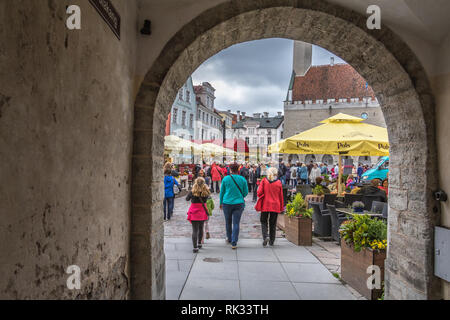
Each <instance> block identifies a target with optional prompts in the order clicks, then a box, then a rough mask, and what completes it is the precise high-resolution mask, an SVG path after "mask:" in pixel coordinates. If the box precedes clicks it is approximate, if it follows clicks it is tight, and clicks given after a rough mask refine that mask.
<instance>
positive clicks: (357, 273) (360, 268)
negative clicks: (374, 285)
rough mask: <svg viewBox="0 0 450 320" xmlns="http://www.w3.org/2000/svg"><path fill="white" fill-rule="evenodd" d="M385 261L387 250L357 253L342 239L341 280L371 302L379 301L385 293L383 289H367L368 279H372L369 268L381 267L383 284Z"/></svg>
mask: <svg viewBox="0 0 450 320" xmlns="http://www.w3.org/2000/svg"><path fill="white" fill-rule="evenodd" d="M385 259H386V250H383V251H373V250H371V249H362V250H361V251H360V252H355V251H354V250H353V246H351V245H348V244H347V243H346V242H345V241H344V240H343V239H341V278H342V280H344V281H345V282H346V283H348V284H349V285H350V286H351V287H352V288H354V289H355V290H356V291H358V292H359V293H360V294H361V295H363V296H364V297H366V298H367V299H369V300H377V299H378V298H379V297H381V294H382V293H383V292H382V290H381V289H369V288H368V287H367V279H369V277H370V274H368V273H367V268H368V267H369V266H371V265H376V266H378V267H380V271H381V283H383V281H384V260H385Z"/></svg>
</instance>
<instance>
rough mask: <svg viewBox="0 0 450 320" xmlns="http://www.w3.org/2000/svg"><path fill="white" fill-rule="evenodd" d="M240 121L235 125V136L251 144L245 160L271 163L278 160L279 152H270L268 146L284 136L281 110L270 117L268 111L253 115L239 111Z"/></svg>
mask: <svg viewBox="0 0 450 320" xmlns="http://www.w3.org/2000/svg"><path fill="white" fill-rule="evenodd" d="M237 116H238V119H239V121H238V122H237V123H236V124H234V125H233V138H236V139H244V140H245V141H246V143H247V145H248V146H249V156H248V158H247V159H244V160H245V161H249V162H251V163H258V162H263V163H269V162H273V161H278V155H277V154H269V153H268V152H267V151H268V146H269V145H271V144H273V143H276V142H278V141H280V140H281V139H282V138H283V126H284V117H283V115H282V114H281V112H278V115H277V116H274V117H269V113H268V112H264V113H263V116H261V113H254V114H253V117H247V116H246V114H245V113H244V114H243V115H242V116H241V115H240V113H239V112H238V114H237Z"/></svg>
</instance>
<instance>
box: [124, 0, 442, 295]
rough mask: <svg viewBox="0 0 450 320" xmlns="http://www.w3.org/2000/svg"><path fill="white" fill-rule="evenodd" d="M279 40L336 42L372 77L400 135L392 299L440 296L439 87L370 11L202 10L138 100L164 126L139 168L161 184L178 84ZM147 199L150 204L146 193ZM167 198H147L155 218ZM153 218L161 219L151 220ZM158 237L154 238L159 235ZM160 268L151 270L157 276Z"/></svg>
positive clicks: (238, 4)
mask: <svg viewBox="0 0 450 320" xmlns="http://www.w3.org/2000/svg"><path fill="white" fill-rule="evenodd" d="M293 7H296V8H297V9H294V8H293ZM269 37H282V38H290V39H294V40H301V41H305V42H310V43H313V44H317V45H319V46H321V47H323V48H326V49H328V50H330V51H332V52H334V53H335V54H337V55H338V56H341V57H342V58H343V59H344V60H346V61H348V62H349V63H350V64H351V65H352V66H353V67H354V68H355V69H356V70H357V72H359V73H360V74H361V75H362V76H363V77H364V78H365V79H367V81H368V82H369V83H370V84H371V86H372V88H373V89H374V91H375V92H376V94H377V98H378V100H379V101H380V105H381V106H382V111H383V114H384V116H385V120H386V124H387V127H388V133H389V137H390V140H391V173H390V179H391V182H390V186H391V190H392V194H393V196H391V197H390V198H391V199H392V200H391V202H390V209H391V211H390V213H389V215H390V217H389V237H388V238H389V239H388V240H389V252H388V259H387V270H386V297H387V298H388V299H405V298H416V299H432V298H436V297H439V296H440V282H439V280H438V279H437V278H435V277H434V276H433V226H434V225H435V224H436V223H438V221H439V209H438V208H437V206H436V203H435V202H434V201H433V198H432V190H433V189H435V188H436V186H437V175H436V148H435V136H434V132H435V131H434V130H435V129H434V100H433V96H432V93H431V89H430V86H429V83H428V79H427V76H426V74H425V72H424V70H423V68H422V67H421V65H420V63H419V61H418V60H417V59H416V58H415V56H414V54H413V53H412V51H411V50H410V49H409V48H408V47H407V46H406V45H405V44H404V43H403V42H402V40H401V39H400V38H398V37H397V36H396V35H395V34H394V33H392V32H391V31H390V29H389V28H387V27H384V28H382V30H381V31H372V32H368V31H367V29H366V18H365V17H363V16H359V15H358V14H356V13H354V12H351V11H347V10H345V9H342V8H340V7H336V6H333V5H330V4H328V3H326V2H324V1H314V2H311V1H307V0H305V1H302V0H299V1H295V2H292V1H288V0H286V1H284V0H273V1H270V0H267V1H258V2H254V1H244V0H242V1H230V2H226V3H223V4H221V5H218V6H217V7H215V8H213V9H210V10H208V11H205V12H204V13H202V14H201V15H199V16H198V17H197V18H196V19H194V20H193V21H191V22H190V23H188V24H187V25H186V26H185V27H183V28H182V29H180V31H179V32H178V33H177V34H175V36H174V37H173V38H172V39H171V40H170V41H169V42H168V43H167V45H166V46H165V47H164V49H163V50H162V52H161V54H160V55H159V57H158V59H156V61H155V63H154V64H153V66H152V68H151V69H150V71H149V72H148V73H147V75H146V77H145V80H144V82H143V86H142V88H141V90H140V97H139V98H138V100H137V104H136V105H137V106H139V107H141V110H140V111H139V112H140V113H142V114H143V115H144V114H145V117H147V118H149V119H152V121H153V130H154V131H153V136H149V133H146V134H145V135H143V136H142V137H143V138H144V136H145V139H148V140H147V141H149V142H150V143H151V147H150V148H149V147H148V146H146V145H145V144H143V141H144V140H142V142H139V143H135V149H136V150H139V153H138V154H136V157H137V156H139V160H138V161H136V164H135V166H134V167H133V168H135V170H136V172H141V171H145V172H147V171H150V172H151V176H152V181H153V185H152V187H153V188H155V187H156V188H160V184H161V182H160V181H161V179H162V173H161V172H160V171H161V170H160V169H159V168H160V167H161V165H162V161H163V158H162V150H163V144H162V136H163V133H164V128H163V125H162V123H164V120H165V117H166V116H167V114H168V112H169V108H168V107H167V106H170V104H171V102H172V101H173V99H174V98H175V95H176V89H175V88H178V87H180V86H181V85H182V83H183V82H184V81H185V79H186V78H187V77H188V76H189V75H190V74H191V73H192V72H193V71H194V70H195V69H196V68H197V67H198V66H199V65H200V64H201V63H202V62H203V61H205V60H206V59H208V58H209V57H211V56H212V55H214V54H216V53H218V52H219V51H220V50H222V49H224V48H227V47H229V46H231V45H233V44H236V43H240V42H244V41H250V40H256V39H262V38H269ZM349 39H351V41H350V40H349ZM146 130H147V132H148V131H149V130H150V126H147V128H146ZM135 141H136V140H135ZM152 153H153V156H152ZM159 154H161V156H159ZM141 159H142V160H141ZM144 159H145V161H144ZM150 159H152V161H150ZM151 162H153V164H151ZM140 187H142V186H140ZM139 200H141V201H142V203H144V201H143V200H144V199H143V198H141V199H139ZM161 200H162V196H161V195H160V194H159V192H153V197H152V201H151V202H149V201H146V206H147V208H150V207H151V209H147V210H151V212H152V214H153V215H154V213H156V212H159V211H160V209H161ZM159 219H161V218H159ZM145 222H146V223H148V224H150V225H151V224H152V223H153V221H151V220H150V219H148V218H147V219H146V220H145ZM156 222H157V223H159V221H156ZM154 226H156V227H157V225H154ZM157 228H158V227H157ZM158 232H159V231H158V229H157V230H155V233H158ZM150 237H151V239H152V240H151V242H152V241H153V239H154V238H153V234H151V235H150ZM152 250H153V249H152ZM158 254H159V253H158ZM155 272H156V273H157V272H158V271H157V270H156V271H155V270H152V271H151V273H152V277H153V275H154V273H155Z"/></svg>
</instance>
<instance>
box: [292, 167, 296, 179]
mask: <svg viewBox="0 0 450 320" xmlns="http://www.w3.org/2000/svg"><path fill="white" fill-rule="evenodd" d="M292 178H294V179H295V178H297V169H296V170H294V171H292Z"/></svg>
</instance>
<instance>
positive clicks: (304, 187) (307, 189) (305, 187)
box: [297, 184, 312, 199]
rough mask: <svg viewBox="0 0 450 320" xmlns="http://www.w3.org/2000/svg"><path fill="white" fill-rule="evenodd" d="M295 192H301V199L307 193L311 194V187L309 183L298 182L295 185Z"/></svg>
mask: <svg viewBox="0 0 450 320" xmlns="http://www.w3.org/2000/svg"><path fill="white" fill-rule="evenodd" d="M297 192H300V193H301V194H302V197H303V199H305V198H306V196H307V195H310V194H312V188H311V185H310V184H299V185H297Z"/></svg>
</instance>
